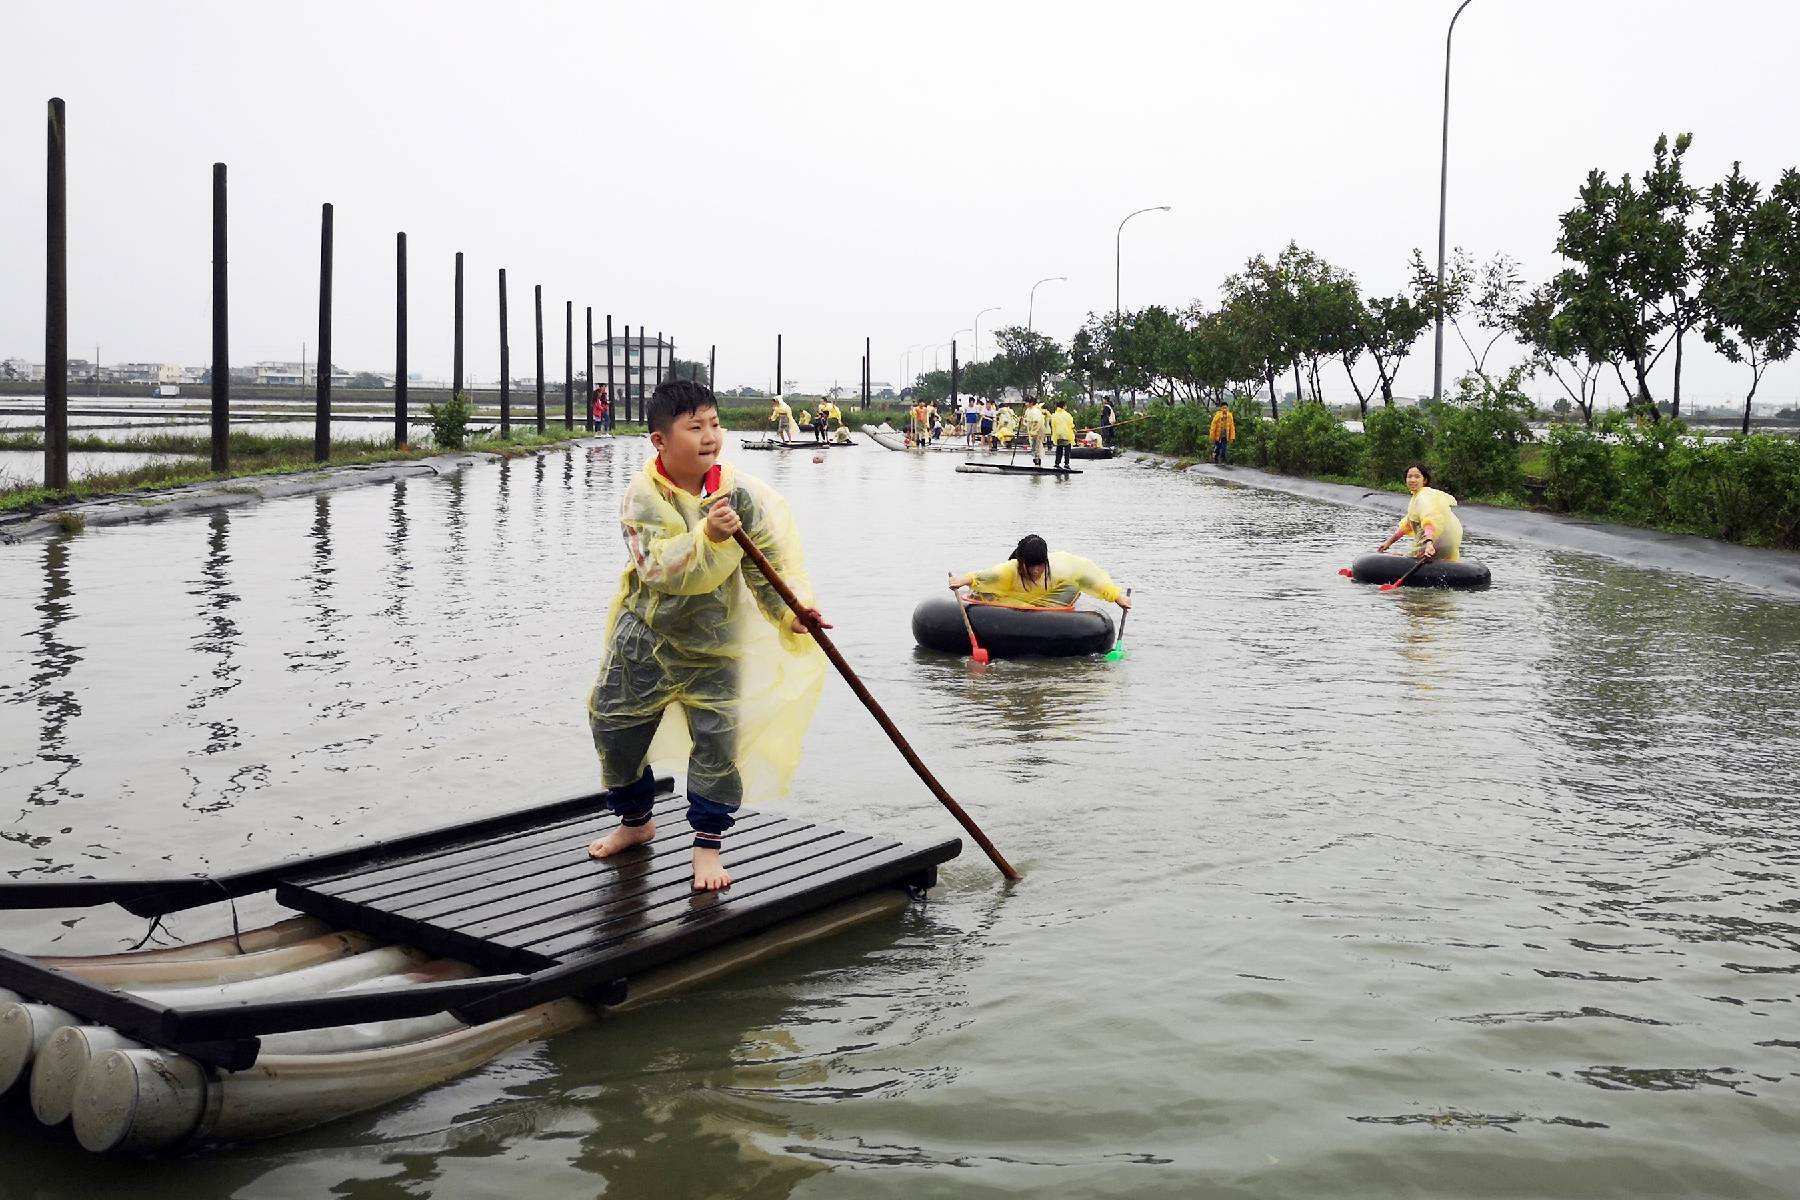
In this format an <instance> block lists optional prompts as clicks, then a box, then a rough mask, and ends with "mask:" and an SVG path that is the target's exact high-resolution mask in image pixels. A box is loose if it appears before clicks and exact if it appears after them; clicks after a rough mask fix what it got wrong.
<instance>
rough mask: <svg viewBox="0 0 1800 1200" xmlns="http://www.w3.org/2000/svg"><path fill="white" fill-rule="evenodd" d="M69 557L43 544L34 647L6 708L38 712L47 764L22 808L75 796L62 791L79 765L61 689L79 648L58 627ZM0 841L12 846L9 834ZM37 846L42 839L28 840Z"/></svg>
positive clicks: (66, 598) (68, 694)
mask: <svg viewBox="0 0 1800 1200" xmlns="http://www.w3.org/2000/svg"><path fill="white" fill-rule="evenodd" d="M70 557H71V549H70V541H69V539H68V538H52V539H50V540H49V541H47V542H45V543H44V553H43V571H44V588H43V593H42V599H41V600H40V601H39V602H38V605H37V611H38V616H39V621H38V626H37V629H36V630H34V631H33V636H34V637H35V638H36V640H37V647H36V650H35V652H34V653H33V655H32V658H31V665H32V668H33V671H32V675H31V681H30V685H29V686H28V687H27V688H26V689H25V690H24V691H23V692H22V693H20V694H18V695H16V696H13V697H11V698H10V702H11V703H24V702H26V701H32V702H35V703H36V705H37V710H38V721H39V734H38V752H37V757H38V761H39V762H41V763H45V764H49V766H50V773H49V775H48V776H47V777H46V778H43V779H40V780H38V781H37V782H35V783H33V784H32V786H31V790H30V791H29V792H28V793H27V794H26V797H25V801H26V803H27V804H37V805H50V804H56V803H57V802H58V801H61V800H64V799H67V798H72V797H75V796H78V795H80V793H79V792H76V791H74V790H72V789H70V788H67V787H65V786H64V782H63V781H64V780H65V779H66V778H67V777H68V775H69V774H70V773H71V772H72V771H74V770H75V769H76V768H77V767H79V766H80V765H81V755H80V754H79V753H77V752H76V751H75V750H73V749H72V748H71V746H70V744H69V742H70V734H71V733H72V732H73V731H72V729H71V726H72V725H73V724H74V722H75V719H76V718H77V717H79V716H81V700H80V699H79V697H78V696H77V694H76V691H75V688H74V687H72V686H68V685H66V683H65V681H66V680H67V679H68V676H69V673H70V672H71V671H73V670H74V669H75V666H76V664H78V663H79V662H81V647H79V646H77V645H75V644H73V643H72V642H68V641H64V640H63V626H64V624H65V623H67V622H68V621H69V619H70V618H71V616H73V614H74V602H73V601H74V594H75V588H74V583H73V581H72V580H71V578H70V572H69V560H70ZM6 836H7V837H8V838H9V839H12V840H18V839H17V838H16V837H14V835H13V834H12V832H11V831H8V832H7V834H6ZM28 841H29V844H31V845H34V846H42V845H45V844H47V843H48V841H49V839H48V838H35V839H28Z"/></svg>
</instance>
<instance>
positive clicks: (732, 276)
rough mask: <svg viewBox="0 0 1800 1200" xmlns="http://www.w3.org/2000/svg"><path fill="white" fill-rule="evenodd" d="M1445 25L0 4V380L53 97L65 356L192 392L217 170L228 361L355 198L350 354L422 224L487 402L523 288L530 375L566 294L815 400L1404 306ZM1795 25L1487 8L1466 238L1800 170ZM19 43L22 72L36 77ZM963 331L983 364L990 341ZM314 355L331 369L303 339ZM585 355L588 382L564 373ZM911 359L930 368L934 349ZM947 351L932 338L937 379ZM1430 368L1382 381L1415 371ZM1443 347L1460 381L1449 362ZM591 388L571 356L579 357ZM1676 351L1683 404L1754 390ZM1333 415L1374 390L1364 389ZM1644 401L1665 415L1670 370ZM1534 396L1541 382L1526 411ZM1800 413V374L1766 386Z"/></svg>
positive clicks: (305, 316) (993, 9) (522, 368)
mask: <svg viewBox="0 0 1800 1200" xmlns="http://www.w3.org/2000/svg"><path fill="white" fill-rule="evenodd" d="M1453 8H1454V3H1453V0H1392V2H1387V0H1384V2H1381V3H1375V2H1367V3H1352V2H1344V0H1340V2H1335V3H1333V2H1327V0H1269V2H1267V3H1259V4H1245V3H1198V2H1191V0H1190V2H1187V3H1167V4H1151V3H1110V4H1095V3H1087V4H1080V5H1077V4H1067V3H1046V2H1042V0H1040V2H1037V3H1017V4H1011V3H1009V4H997V3H996V4H986V3H981V4H968V3H958V4H936V3H914V4H906V5H887V6H883V7H881V8H880V9H876V8H874V7H873V6H868V5H862V4H854V3H848V4H847V3H832V4H817V5H802V4H786V5H772V4H742V3H719V4H698V3H692V4H688V3H669V4H660V5H654V4H653V5H622V4H587V3H557V4H548V3H536V4H519V5H496V4H491V3H483V4H474V3H431V4H413V3H408V4H399V3H377V2H370V0H364V2H362V3H357V4H342V3H311V4H304V5H300V4H283V5H274V4H252V3H204V4H201V3H192V4H172V3H156V2H139V3H130V4H125V3H91V2H82V0H62V2H59V3H57V4H54V5H32V6H26V5H17V4H16V5H11V6H9V11H8V13H7V17H6V21H5V25H6V39H5V40H6V42H7V44H8V46H9V53H8V55H7V59H8V62H7V68H6V70H5V72H4V75H0V161H3V162H5V163H6V175H5V178H6V186H5V187H4V188H0V263H4V280H5V285H4V286H3V287H0V357H4V356H10V355H15V354H17V355H22V356H24V357H27V358H30V359H32V360H34V361H35V360H37V359H40V358H41V357H42V349H43V333H42V303H43V274H42V273H43V246H42V241H43V166H42V164H43V156H44V101H45V100H46V99H47V98H49V97H50V96H53V95H59V96H62V97H63V98H64V99H65V100H66V101H67V102H68V106H69V148H70V160H69V197H70V218H69V259H70V305H69V309H70V312H69V331H70V338H71V342H72V353H73V354H75V355H77V356H80V357H88V356H90V355H91V354H92V352H93V347H94V345H95V343H96V342H97V343H99V345H100V347H101V354H102V356H103V358H104V359H105V360H107V361H113V362H116V361H123V360H164V361H168V360H173V361H180V362H186V363H194V364H199V363H203V362H204V361H205V360H206V358H207V355H208V352H209V351H208V347H209V324H208V296H209V276H208V259H209V236H210V235H209V221H210V211H209V205H210V199H209V197H210V186H211V184H210V165H211V163H212V162H214V161H215V160H219V161H224V162H226V163H228V164H230V171H231V204H232V263H231V269H232V278H231V286H232V314H233V321H232V356H233V359H234V361H236V362H239V363H247V362H252V361H255V360H257V359H264V358H294V357H296V356H298V354H299V352H300V346H301V343H302V341H305V342H306V343H308V344H309V346H310V345H311V344H312V343H313V342H314V341H316V333H315V327H316V321H317V315H316V304H317V270H318V223H319V204H320V202H321V201H331V202H332V203H333V204H335V205H336V243H337V253H336V276H337V284H336V296H337V302H336V310H337V323H336V327H335V333H334V339H335V343H336V348H335V353H334V355H333V357H334V358H335V359H336V361H337V363H338V364H339V365H340V366H345V367H349V368H351V369H359V368H385V367H388V366H390V365H391V363H392V360H393V316H392V313H393V237H394V232H395V231H396V230H399V229H404V230H406V231H407V234H408V241H409V248H410V254H411V275H412V329H413V337H412V350H411V354H412V362H413V366H414V369H415V370H422V371H424V372H425V373H426V374H427V375H430V376H437V377H441V376H443V375H445V374H447V373H448V368H449V358H450V293H451V287H450V284H451V269H452V267H451V258H452V254H453V253H454V252H455V251H456V250H462V251H464V252H465V253H466V255H467V263H468V268H467V269H468V317H467V320H468V337H469V368H468V369H469V371H470V373H471V375H472V376H474V377H475V378H476V379H478V380H480V379H487V380H491V379H492V378H493V377H494V375H495V374H496V372H497V369H498V352H497V349H496V345H495V334H494V329H495V307H496V303H495V295H494V292H495V280H494V272H495V268H497V267H502V266H504V267H506V268H508V272H507V273H508V278H509V283H510V286H511V301H512V313H513V330H512V346H513V362H514V371H515V373H529V372H530V370H531V366H530V355H531V336H532V330H531V309H530V297H531V286H532V285H533V284H534V283H542V284H543V286H544V301H545V310H546V312H545V316H546V359H547V373H548V374H551V375H553V376H554V375H559V374H560V369H561V362H562V309H563V301H564V300H565V299H573V300H575V302H576V323H577V329H576V336H577V338H578V339H579V338H580V337H581V327H580V326H581V318H582V309H583V307H584V306H585V305H588V304H592V305H593V306H594V308H595V313H596V324H597V325H598V323H599V321H600V319H601V314H604V313H605V312H607V311H612V312H613V313H614V314H615V315H616V319H618V320H620V321H629V322H631V323H632V324H633V325H636V324H638V323H640V322H644V323H647V324H648V326H649V328H650V330H651V331H652V332H654V331H656V330H657V329H662V330H665V331H668V332H669V333H671V334H673V335H674V336H675V338H676V339H677V343H678V347H679V348H680V350H681V351H683V353H684V356H690V355H693V354H696V353H699V354H703V353H704V350H705V348H706V346H707V345H708V344H710V343H714V342H716V343H717V344H718V347H719V374H720V381H721V383H722V384H726V385H736V384H740V383H754V384H758V385H762V384H766V383H767V382H768V381H769V380H770V379H771V378H772V377H773V373H774V343H775V334H776V332H777V331H780V332H782V333H783V334H785V335H786V353H787V360H786V365H787V371H786V374H787V375H788V376H789V377H791V378H795V379H797V380H799V381H800V383H801V384H802V386H806V387H819V386H823V385H826V384H829V383H831V382H832V381H833V380H840V381H842V382H844V383H846V384H849V383H852V382H853V381H854V380H855V379H856V376H857V369H858V360H859V356H860V354H861V350H862V339H863V337H864V336H865V335H869V336H872V337H873V338H874V339H875V375H876V377H877V378H878V379H890V380H892V379H897V378H898V376H899V375H900V368H901V357H902V352H903V351H904V350H905V349H906V347H907V346H908V345H910V344H914V343H920V342H939V341H947V340H948V339H949V338H950V336H951V334H952V333H953V332H954V331H956V330H958V329H960V328H964V327H967V326H969V325H970V324H971V321H972V318H973V317H974V315H975V313H976V311H977V310H979V309H981V308H984V307H987V306H988V305H1000V306H1002V309H1003V311H1001V312H998V313H990V314H988V315H987V316H986V317H984V318H983V320H982V329H983V343H984V347H990V348H991V344H992V343H991V342H990V341H989V339H988V337H987V332H988V331H989V330H992V329H994V328H997V327H998V326H1000V325H1001V324H1005V323H1012V322H1017V323H1021V324H1022V323H1023V322H1024V320H1025V316H1026V312H1025V309H1026V298H1027V291H1028V289H1029V288H1030V285H1031V283H1032V281H1033V280H1036V279H1038V278H1041V277H1043V276H1047V275H1067V276H1068V277H1069V282H1068V283H1066V284H1063V283H1050V284H1045V285H1044V286H1043V287H1042V288H1040V289H1039V290H1038V296H1037V311H1036V318H1037V320H1036V324H1037V327H1038V328H1040V329H1042V330H1045V331H1047V332H1050V333H1054V334H1056V335H1057V336H1059V337H1063V338H1066V337H1067V336H1068V335H1069V334H1070V333H1071V332H1073V330H1074V329H1075V328H1076V326H1077V325H1078V324H1079V322H1080V320H1081V318H1082V316H1083V314H1085V313H1086V312H1088V311H1089V310H1103V309H1108V308H1110V307H1111V305H1112V294H1113V232H1114V228H1115V226H1116V224H1117V222H1118V220H1119V218H1120V217H1121V216H1123V215H1124V214H1125V213H1126V212H1129V211H1130V210H1132V209H1134V208H1139V207H1143V206H1145V205H1153V204H1170V205H1173V206H1174V211H1173V212H1171V213H1167V214H1163V213H1152V214H1146V215H1145V216H1142V217H1139V218H1137V219H1136V220H1135V221H1133V222H1132V223H1131V224H1130V225H1129V226H1128V227H1127V229H1126V234H1125V254H1124V302H1125V305H1126V307H1131V306H1133V305H1141V304H1144V303H1147V302H1151V301H1158V302H1163V303H1168V304H1183V303H1186V302H1187V301H1189V300H1191V299H1193V298H1195V297H1200V298H1203V299H1205V300H1207V301H1209V302H1210V301H1212V300H1214V299H1216V294H1217V287H1218V284H1219V281H1220V280H1221V279H1222V278H1223V277H1224V276H1225V275H1226V274H1227V273H1229V272H1230V271H1232V270H1234V269H1236V268H1237V267H1238V266H1240V265H1241V264H1242V263H1243V261H1244V260H1245V259H1246V258H1247V257H1249V256H1250V255H1252V254H1255V253H1258V252H1264V253H1268V254H1270V255H1273V254H1274V253H1275V252H1277V251H1278V250H1279V249H1280V248H1281V247H1282V246H1283V245H1284V244H1285V243H1286V242H1287V241H1288V240H1289V239H1290V238H1291V239H1295V240H1297V241H1299V242H1300V243H1301V244H1302V245H1304V246H1307V247H1309V248H1311V249H1314V250H1316V251H1318V252H1319V253H1321V254H1323V255H1324V256H1325V257H1327V258H1328V259H1329V260H1331V261H1332V262H1334V263H1336V264H1338V265H1340V266H1343V267H1346V268H1348V269H1350V270H1353V271H1355V272H1356V273H1357V274H1358V276H1359V277H1360V278H1361V279H1362V280H1363V282H1364V283H1365V285H1368V286H1370V287H1373V288H1378V289H1393V288H1396V287H1398V286H1399V285H1400V284H1401V282H1402V280H1403V277H1404V264H1405V260H1406V256H1407V253H1408V251H1409V250H1410V249H1411V248H1412V247H1414V246H1420V247H1425V248H1426V249H1427V250H1428V251H1429V250H1430V248H1431V247H1432V246H1433V244H1434V241H1435V236H1436V220H1437V171H1438V156H1437V145H1438V142H1437V138H1438V119H1439V95H1440V90H1439V89H1440V87H1441V70H1442V47H1443V36H1444V24H1445V22H1446V21H1447V20H1448V18H1449V15H1450V13H1451V11H1452V10H1453ZM1797 43H1800V10H1796V9H1795V8H1794V7H1793V6H1791V5H1789V4H1787V3H1784V2H1782V0H1718V2H1716V3H1708V4H1699V3H1677V2H1674V0H1644V2H1630V3H1627V2H1625V0H1613V2H1601V0H1590V2H1570V0H1475V3H1474V4H1472V5H1471V6H1470V8H1469V10H1468V11H1467V12H1466V13H1465V14H1464V15H1463V18H1462V20H1461V22H1460V23H1459V25H1458V29H1457V46H1456V69H1455V76H1454V95H1453V100H1452V112H1451V175H1450V189H1451V195H1450V238H1451V241H1452V243H1453V244H1462V245H1466V246H1468V247H1469V248H1470V249H1472V250H1474V251H1476V252H1477V253H1478V254H1480V255H1481V256H1483V257H1485V256H1486V255H1487V254H1489V253H1492V252H1494V251H1506V252H1508V253H1510V254H1512V255H1514V256H1515V257H1517V258H1518V259H1520V260H1521V262H1522V264H1523V267H1524V272H1525V274H1526V276H1527V278H1528V279H1531V280H1533V281H1535V280H1536V279H1538V278H1541V277H1542V276H1544V275H1546V274H1547V273H1548V272H1549V271H1550V270H1551V269H1552V267H1553V264H1554V261H1555V260H1554V255H1553V254H1552V252H1551V244H1552V242H1553V240H1554V237H1555V230H1556V217H1557V215H1558V214H1559V213H1560V212H1562V211H1563V210H1564V209H1566V208H1568V207H1570V205H1571V204H1572V203H1573V202H1574V197H1575V192H1576V188H1577V187H1578V185H1579V184H1580V182H1581V180H1582V178H1583V177H1584V175H1585V173H1586V172H1587V170H1588V169H1589V168H1590V167H1595V166H1601V167H1605V168H1607V169H1608V170H1610V171H1615V172H1616V171H1618V170H1620V169H1630V170H1631V171H1633V172H1634V173H1636V172H1641V171H1642V170H1643V169H1644V167H1645V166H1646V165H1647V163H1648V159H1649V152H1650V147H1651V144H1652V142H1653V141H1654V140H1655V138H1656V135H1657V134H1658V133H1659V132H1663V131H1669V132H1671V133H1673V132H1676V131H1681V130H1688V131H1691V132H1693V133H1694V135H1695V144H1694V149H1693V151H1692V153H1691V154H1690V155H1689V160H1688V161H1689V166H1690V171H1689V176H1690V179H1692V180H1694V181H1696V182H1700V183H1708V182H1711V181H1712V180H1714V179H1716V178H1718V177H1720V176H1721V175H1723V174H1724V173H1725V172H1726V171H1727V170H1728V169H1729V167H1730V164H1731V162H1732V160H1733V159H1741V160H1742V161H1743V163H1744V165H1745V169H1746V171H1747V172H1748V173H1749V174H1750V175H1751V176H1752V177H1753V178H1756V179H1758V180H1760V181H1762V182H1764V183H1765V184H1766V183H1769V182H1773V180H1774V179H1775V178H1776V177H1777V175H1778V174H1779V172H1780V170H1781V169H1782V168H1784V167H1786V166H1789V165H1794V164H1795V163H1796V161H1800V150H1797V149H1796V143H1795V141H1794V139H1793V130H1794V128H1795V127H1796V117H1797V116H1800V111H1797V110H1800V103H1797V102H1796V95H1800V93H1797V92H1796V91H1795V89H1794V85H1793V77H1792V63H1791V58H1792V52H1793V47H1794V46H1795V45H1796V44H1797ZM21 50H22V51H23V53H22V54H21V53H17V51H21ZM963 340H964V343H965V344H966V342H967V335H964V339H963ZM309 353H310V350H309ZM580 358H581V355H580V353H579V345H578V353H577V362H578V364H579V362H580ZM915 361H916V356H915ZM943 361H944V363H945V364H946V365H947V364H948V355H947V352H946V353H945V355H944V357H943ZM1430 363H1431V358H1430V345H1429V341H1428V340H1422V341H1421V343H1420V345H1419V347H1418V348H1417V349H1415V351H1414V355H1413V357H1412V358H1411V359H1410V360H1409V361H1408V363H1407V366H1406V368H1405V371H1404V372H1403V374H1402V377H1401V380H1400V384H1401V387H1400V390H1401V391H1403V392H1407V393H1411V392H1416V391H1420V390H1426V389H1428V388H1429V385H1430ZM1466 363H1467V356H1466V355H1465V354H1463V353H1462V352H1461V351H1460V350H1457V351H1456V352H1455V353H1453V354H1452V355H1451V357H1450V359H1449V368H1448V369H1449V370H1450V371H1451V372H1454V371H1455V370H1456V369H1458V368H1460V367H1462V366H1464V365H1466ZM577 369H579V366H578V368H577ZM1747 378H1748V372H1747V371H1746V370H1744V369H1742V368H1734V367H1731V366H1730V365H1729V364H1726V363H1724V362H1723V361H1722V360H1719V359H1717V358H1716V357H1715V356H1713V355H1712V354H1710V353H1705V354H1701V355H1696V356H1693V359H1692V361H1691V362H1690V367H1689V371H1688V373H1687V375H1686V376H1685V383H1684V388H1685V390H1686V392H1687V394H1688V396H1689V397H1690V398H1693V399H1698V400H1701V401H1711V400H1722V401H1732V400H1734V399H1738V398H1741V396H1742V392H1743V388H1744V386H1745V384H1746V383H1747ZM1326 386H1327V398H1328V399H1336V400H1348V399H1350V392H1349V389H1348V387H1347V386H1346V385H1345V383H1344V382H1343V379H1342V373H1341V371H1334V372H1333V373H1332V374H1331V375H1330V376H1328V377H1327V379H1326ZM1661 387H1662V388H1663V389H1664V390H1666V388H1667V382H1666V379H1665V380H1664V381H1663V382H1662V384H1661ZM1534 390H1538V391H1544V390H1545V389H1544V388H1534ZM1796 399H1800V365H1797V364H1792V363H1790V364H1786V365H1784V366H1781V367H1777V368H1775V369H1773V370H1771V371H1770V373H1769V375H1768V377H1767V379H1766V380H1765V383H1764V388H1763V391H1762V392H1761V393H1760V394H1759V400H1778V401H1781V402H1783V403H1791V402H1794V401H1795V400H1796Z"/></svg>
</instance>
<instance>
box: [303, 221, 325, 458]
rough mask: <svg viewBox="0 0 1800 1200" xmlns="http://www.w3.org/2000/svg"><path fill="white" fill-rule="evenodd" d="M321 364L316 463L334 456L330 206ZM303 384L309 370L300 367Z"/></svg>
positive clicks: (321, 259) (322, 300)
mask: <svg viewBox="0 0 1800 1200" xmlns="http://www.w3.org/2000/svg"><path fill="white" fill-rule="evenodd" d="M318 363H319V365H318V366H317V367H316V368H314V370H315V373H316V378H317V380H318V386H317V387H316V388H315V389H314V395H315V396H316V397H317V406H316V407H315V409H314V410H313V461H314V462H324V461H325V460H326V459H328V458H330V457H331V205H329V204H327V205H325V206H324V207H323V209H321V210H320V213H319V358H318ZM300 371H301V377H302V382H304V379H305V372H306V368H305V367H301V368H300Z"/></svg>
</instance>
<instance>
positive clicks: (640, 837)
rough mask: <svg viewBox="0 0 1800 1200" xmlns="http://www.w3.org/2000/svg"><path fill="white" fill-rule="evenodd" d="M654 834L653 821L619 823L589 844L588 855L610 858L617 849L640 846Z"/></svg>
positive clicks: (654, 826)
mask: <svg viewBox="0 0 1800 1200" xmlns="http://www.w3.org/2000/svg"><path fill="white" fill-rule="evenodd" d="M655 836H656V822H655V821H645V822H644V823H643V824H642V825H621V826H619V827H618V828H617V829H615V830H613V831H612V832H611V833H609V834H607V835H606V836H605V837H603V838H601V839H600V840H599V841H596V842H595V843H594V844H593V845H591V846H589V847H588V857H589V858H611V857H612V856H613V855H615V854H617V853H618V852H619V851H621V850H629V849H631V848H632V847H633V846H641V845H643V844H644V843H645V842H647V841H649V840H650V839H651V838H653V837H655Z"/></svg>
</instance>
